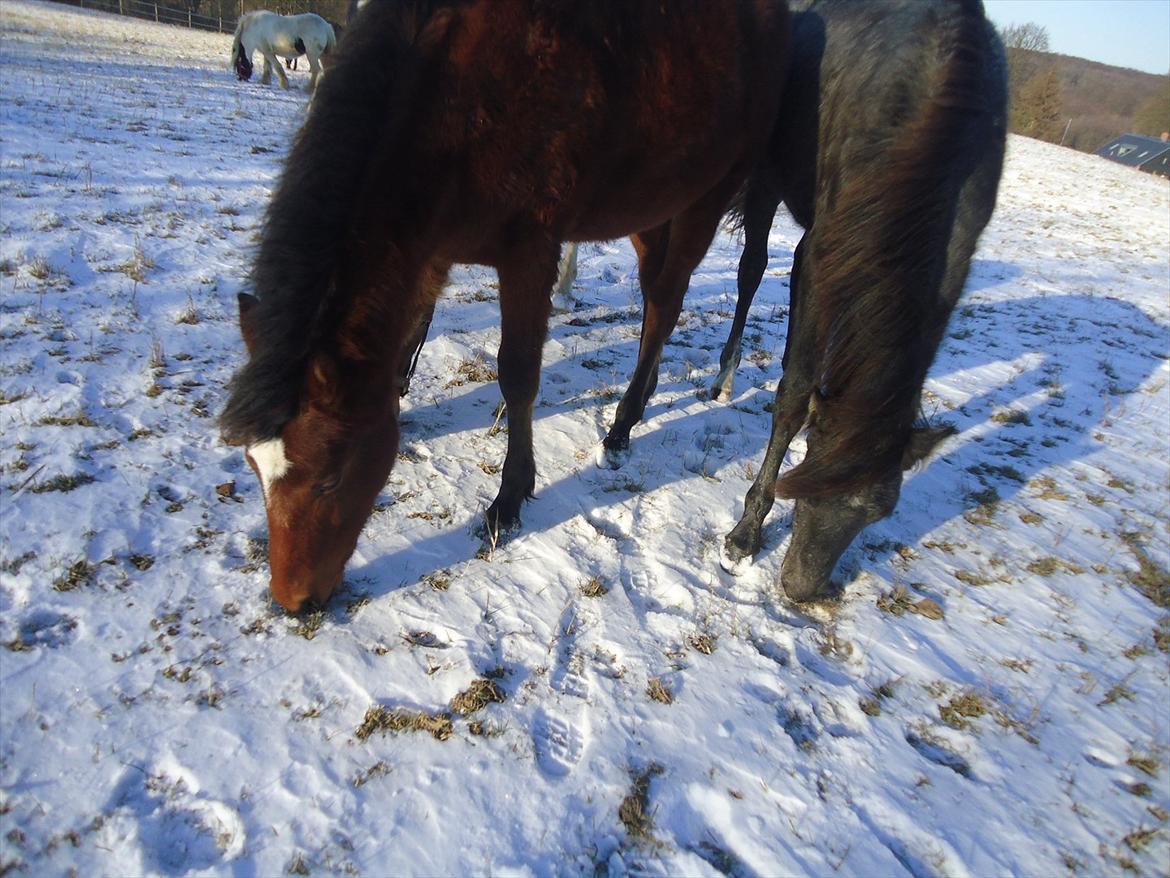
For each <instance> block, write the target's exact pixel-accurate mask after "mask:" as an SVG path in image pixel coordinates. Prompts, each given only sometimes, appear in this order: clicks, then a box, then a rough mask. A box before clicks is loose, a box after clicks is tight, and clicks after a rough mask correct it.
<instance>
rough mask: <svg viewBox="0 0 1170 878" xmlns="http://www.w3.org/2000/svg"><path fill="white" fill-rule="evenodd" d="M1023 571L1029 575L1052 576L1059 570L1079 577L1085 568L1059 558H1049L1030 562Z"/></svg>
mask: <svg viewBox="0 0 1170 878" xmlns="http://www.w3.org/2000/svg"><path fill="white" fill-rule="evenodd" d="M1024 569H1025V570H1027V571H1028V572H1029V573H1034V574H1036V575H1037V576H1052V575H1053V574H1054V573H1056V572H1057V571H1059V570H1064V571H1067V572H1068V573H1072V574H1073V575H1079V574H1081V573H1084V572H1085V568H1083V567H1079V566H1077V565H1076V564H1073V563H1072V562H1070V561H1064V560H1061V559H1060V558H1053V557H1051V556H1050V557H1047V558H1037V559H1036V560H1035V561H1032V562H1030V563H1029V564H1028V566H1027V567H1025V568H1024Z"/></svg>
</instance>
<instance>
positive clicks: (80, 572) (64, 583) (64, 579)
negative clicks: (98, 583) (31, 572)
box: [53, 558, 97, 591]
mask: <svg viewBox="0 0 1170 878" xmlns="http://www.w3.org/2000/svg"><path fill="white" fill-rule="evenodd" d="M96 570H97V566H96V565H94V564H90V563H89V562H88V561H86V560H85V559H84V558H82V559H81V560H80V561H74V562H73V563H72V564H70V565H69V567H68V569H66V571H65V572H64V573H63V574H62V575H61V576H59V577H58V578H57V579H56V580H55V581H54V582H53V590H54V591H73V590H74V589H77V588H81V586H83V585H87V584H89V582H90V581H91V580H92V579H93V575H94V572H95V571H96Z"/></svg>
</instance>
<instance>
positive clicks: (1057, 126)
mask: <svg viewBox="0 0 1170 878" xmlns="http://www.w3.org/2000/svg"><path fill="white" fill-rule="evenodd" d="M1061 108H1062V102H1061V96H1060V74H1059V73H1057V70H1056V67H1055V66H1052V67H1049V68H1048V69H1047V70H1045V71H1043V72H1041V73H1038V74H1036V75H1035V76H1033V77H1032V78H1031V79H1030V80H1028V82H1027V84H1025V85H1024V86H1023V88H1021V89H1020V93H1019V96H1018V99H1017V100H1015V101H1013V103H1012V108H1011V117H1012V118H1011V129H1012V131H1015V132H1016V133H1017V134H1024V135H1026V136H1028V137H1035V138H1037V139H1039V140H1047V141H1049V142H1051V143H1055V142H1056V141H1057V140H1059V139H1060V133H1061V119H1062V114H1061Z"/></svg>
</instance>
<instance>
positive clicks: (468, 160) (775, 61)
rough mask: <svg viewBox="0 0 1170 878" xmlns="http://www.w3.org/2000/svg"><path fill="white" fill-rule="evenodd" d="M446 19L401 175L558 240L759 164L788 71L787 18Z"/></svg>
mask: <svg viewBox="0 0 1170 878" xmlns="http://www.w3.org/2000/svg"><path fill="white" fill-rule="evenodd" d="M371 11H374V10H373V9H371ZM444 13H445V14H446V15H447V16H448V24H447V27H446V32H445V36H444V40H443V42H442V44H441V45H440V46H437V47H436V51H435V52H434V54H433V57H432V59H431V63H430V64H429V65H428V66H429V71H428V75H427V80H428V84H427V86H426V87H425V88H420V89H419V95H420V97H421V96H425V97H424V99H423V100H421V101H420V102H419V104H418V106H417V107H416V109H415V117H416V121H415V123H414V126H413V127H414V130H415V131H416V132H418V133H417V136H416V137H415V139H414V140H413V142H412V144H411V150H410V152H411V154H410V155H409V157H407V158H406V159H405V162H406V163H408V164H409V165H411V166H413V167H415V168H427V167H429V168H430V169H432V170H433V172H434V173H432V174H424V175H422V176H425V177H426V178H429V179H431V180H436V179H445V180H447V181H449V184H450V185H452V186H458V188H459V192H458V195H457V196H454V195H453V197H457V200H458V201H459V203H460V204H461V206H462V208H463V209H464V210H466V209H467V207H468V206H472V207H479V208H481V210H480V212H481V213H483V214H487V213H489V212H490V213H492V214H494V215H499V214H500V208H501V207H502V206H505V205H506V208H507V209H506V210H505V211H504V212H505V213H511V214H513V215H517V214H518V215H524V216H527V217H531V218H534V219H535V220H536V221H537V222H538V223H539V224H541V225H543V226H545V227H547V228H548V229H549V230H550V232H551V233H553V234H554V235H555V236H557V237H561V238H572V239H596V238H612V237H617V236H619V235H623V234H628V233H630V232H631V231H640V230H642V229H645V228H649V227H651V226H653V225H657V224H658V223H660V222H662V221H664V220H665V219H668V218H669V217H670V216H671V215H673V214H674V213H676V212H678V211H679V210H681V209H682V208H683V207H685V206H686V205H687V204H690V203H692V202H694V201H695V200H696V199H697V198H698V197H700V196H701V195H702V194H703V193H704V192H705V191H706V190H707V189H708V188H711V187H712V186H713V185H714V183H715V182H717V181H718V180H720V179H722V178H723V177H725V176H726V175H728V174H729V173H732V172H733V169H735V168H742V169H743V172H744V173H746V169H747V168H749V167H750V166H751V165H752V164H753V163H754V162H755V161H756V159H757V158H758V157H759V156H760V155H761V154H762V151H763V148H764V146H765V144H766V137H767V135H768V133H769V132H770V130H771V127H772V124H773V122H774V119H775V112H776V110H777V106H778V103H777V102H778V98H779V94H780V88H781V84H782V81H783V78H784V75H785V69H786V67H785V62H784V46H785V45H786V43H787V26H788V23H787V14H786V10H785V8H784V6H783V4H782V3H771V2H766V3H762V2H756V0H710V2H704V3H701V4H699V3H696V4H669V3H668V4H660V3H657V2H654V3H649V2H637V3H623V4H611V3H602V2H568V0H565V2H534V0H491V2H483V0H481V2H473V3H468V4H462V5H453V6H450V7H447V8H446V9H445V10H444ZM444 164H445V165H447V167H445V168H441V166H442V165H444ZM452 164H453V165H454V167H451V165H452ZM489 208H490V210H489ZM473 212H474V211H473ZM467 256H468V254H466V253H463V254H456V258H457V259H464V258H467Z"/></svg>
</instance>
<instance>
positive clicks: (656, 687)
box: [646, 677, 674, 704]
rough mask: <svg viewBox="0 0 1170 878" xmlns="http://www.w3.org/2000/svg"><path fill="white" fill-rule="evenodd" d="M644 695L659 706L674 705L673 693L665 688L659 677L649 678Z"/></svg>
mask: <svg viewBox="0 0 1170 878" xmlns="http://www.w3.org/2000/svg"><path fill="white" fill-rule="evenodd" d="M646 694H647V695H649V696H650V698H651V699H653V700H654V701H657V702H659V703H660V704H674V693H673V692H671V691H670V690H669V689H668V688H666V684H665V683H663V682H662V678H661V677H651V678H650V679H649V680H648V681H647V682H646Z"/></svg>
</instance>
